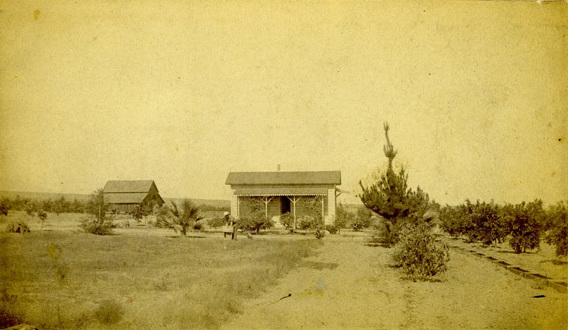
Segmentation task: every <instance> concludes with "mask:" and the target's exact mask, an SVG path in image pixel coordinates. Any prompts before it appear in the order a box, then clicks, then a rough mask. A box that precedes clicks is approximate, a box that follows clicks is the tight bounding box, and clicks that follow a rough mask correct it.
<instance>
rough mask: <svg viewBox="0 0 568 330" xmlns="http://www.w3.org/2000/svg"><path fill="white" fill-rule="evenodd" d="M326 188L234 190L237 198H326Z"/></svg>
mask: <svg viewBox="0 0 568 330" xmlns="http://www.w3.org/2000/svg"><path fill="white" fill-rule="evenodd" d="M327 193H328V190H327V188H304V187H246V188H238V189H236V190H235V195H237V196H327Z"/></svg>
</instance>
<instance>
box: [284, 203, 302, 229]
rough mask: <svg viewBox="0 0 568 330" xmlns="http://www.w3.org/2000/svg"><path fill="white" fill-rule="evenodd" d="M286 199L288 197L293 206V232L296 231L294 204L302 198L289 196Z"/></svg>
mask: <svg viewBox="0 0 568 330" xmlns="http://www.w3.org/2000/svg"><path fill="white" fill-rule="evenodd" d="M286 197H288V199H289V200H290V202H292V204H294V230H296V202H298V201H299V200H300V198H302V197H296V196H292V198H290V197H289V196H286Z"/></svg>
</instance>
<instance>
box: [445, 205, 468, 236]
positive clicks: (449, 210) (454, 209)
mask: <svg viewBox="0 0 568 330" xmlns="http://www.w3.org/2000/svg"><path fill="white" fill-rule="evenodd" d="M440 221H441V226H440V227H441V229H442V230H444V231H445V232H447V233H448V234H450V235H451V236H452V237H459V236H461V235H465V234H466V233H467V232H468V231H469V230H470V229H471V227H472V226H471V225H470V224H471V221H470V218H469V212H468V208H467V207H466V206H465V205H464V204H460V205H457V206H450V205H446V206H444V207H442V208H441V209H440Z"/></svg>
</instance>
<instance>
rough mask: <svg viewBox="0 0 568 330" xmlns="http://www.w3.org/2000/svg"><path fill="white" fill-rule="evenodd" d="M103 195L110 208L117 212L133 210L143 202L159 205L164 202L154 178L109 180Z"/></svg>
mask: <svg viewBox="0 0 568 330" xmlns="http://www.w3.org/2000/svg"><path fill="white" fill-rule="evenodd" d="M103 195H104V199H105V203H107V204H109V209H110V210H111V211H113V212H117V213H129V212H132V211H133V210H134V209H135V208H136V207H137V206H138V205H141V204H142V203H148V204H150V205H158V206H162V205H163V204H164V199H163V198H162V197H161V196H160V193H159V192H158V188H157V187H156V184H155V183H154V181H153V180H114V181H107V183H106V184H105V187H104V189H103Z"/></svg>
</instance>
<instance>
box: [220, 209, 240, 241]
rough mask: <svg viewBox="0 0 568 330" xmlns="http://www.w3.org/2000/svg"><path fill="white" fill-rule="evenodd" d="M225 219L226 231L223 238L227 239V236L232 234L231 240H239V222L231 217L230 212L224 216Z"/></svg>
mask: <svg viewBox="0 0 568 330" xmlns="http://www.w3.org/2000/svg"><path fill="white" fill-rule="evenodd" d="M223 217H224V218H225V230H223V237H227V234H229V233H230V234H231V239H234V240H236V239H237V220H236V219H235V218H233V217H232V216H231V214H230V213H229V212H225V213H224V214H223Z"/></svg>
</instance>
